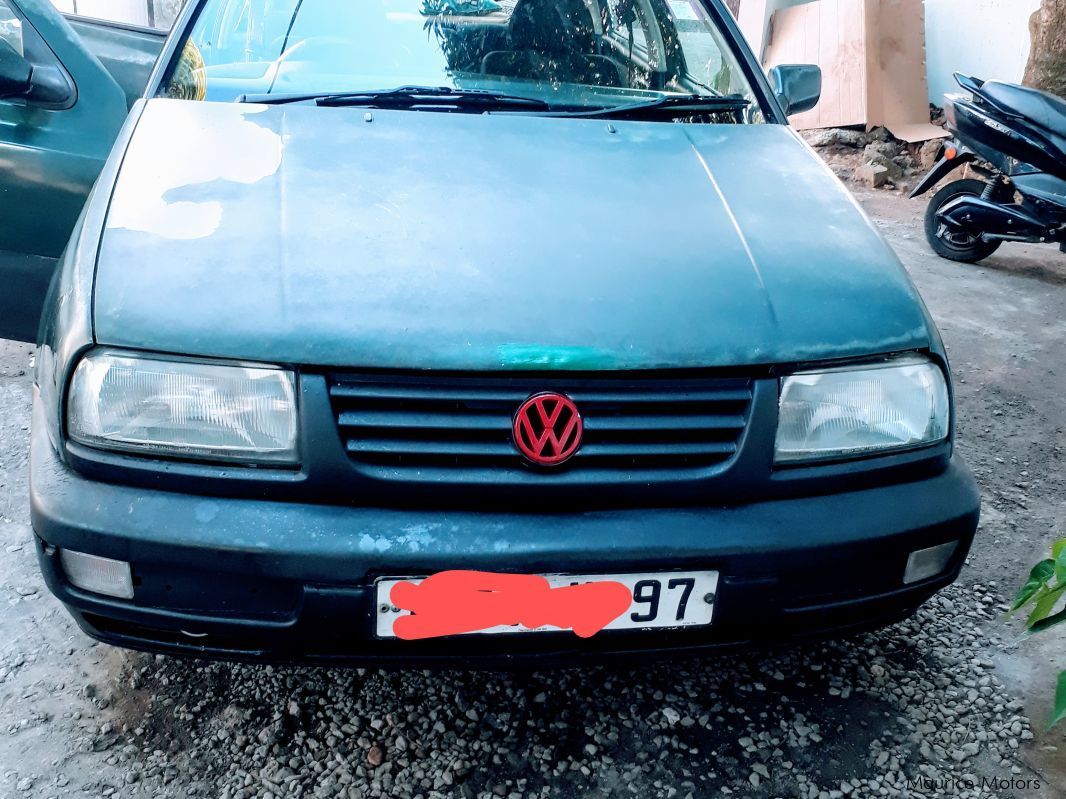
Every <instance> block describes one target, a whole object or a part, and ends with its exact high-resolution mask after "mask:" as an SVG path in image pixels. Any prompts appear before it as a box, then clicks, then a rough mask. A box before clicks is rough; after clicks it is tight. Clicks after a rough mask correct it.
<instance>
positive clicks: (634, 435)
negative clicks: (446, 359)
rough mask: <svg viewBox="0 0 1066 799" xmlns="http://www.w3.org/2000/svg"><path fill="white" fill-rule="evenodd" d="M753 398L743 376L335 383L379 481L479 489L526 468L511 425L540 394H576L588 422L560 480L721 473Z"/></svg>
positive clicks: (360, 453) (348, 379)
mask: <svg viewBox="0 0 1066 799" xmlns="http://www.w3.org/2000/svg"><path fill="white" fill-rule="evenodd" d="M752 390H753V384H752V381H751V380H749V379H746V378H706V379H703V378H683V379H664V378H632V377H629V378H627V377H619V378H612V377H603V378H599V377H597V378H588V377H579V376H575V377H574V378H572V379H570V378H567V377H565V376H564V377H560V376H559V375H558V374H553V375H544V376H543V377H538V376H485V377H462V376H460V377H452V376H436V375H434V376H421V375H419V376H406V375H404V376H381V375H351V374H333V375H329V392H330V399H331V402H332V405H333V411H334V414H335V418H336V422H337V427H338V431H339V433H340V436H341V440H342V442H343V444H344V448H345V450H346V451H347V453H348V456H349V458H351V460H352V461H353V462H354V463H355V464H356V465H357V466H363V467H367V468H371V469H373V470H375V471H374V474H375V476H377V477H384V478H392V479H401V480H403V479H406V480H420V479H433V478H434V477H435V476H438V475H439V474H440V473H445V474H447V475H448V476H449V479H463V478H464V475H465V476H468V477H469V479H470V480H472V481H474V482H478V481H484V480H486V479H488V477H487V476H488V475H491V474H492V470H493V469H503V470H508V471H510V472H512V473H514V472H516V471H521V470H525V471H529V469H528V467H526V465H525V462H524V461H523V459H522V458H521V456H520V455H519V454H518V452H517V451H516V449H515V448H514V445H513V443H512V441H511V424H512V418H513V415H514V413H515V411H516V410H517V409H518V406H519V405H521V403H522V402H523V401H524V400H525V399H527V398H528V397H529V396H531V395H533V394H536V393H538V392H540V391H559V392H562V393H564V394H566V395H567V396H569V397H570V398H571V399H573V400H574V402H575V403H576V404H577V406H578V408H579V409H580V411H581V414H582V418H583V421H584V437H583V443H582V446H581V448H580V449H579V450H578V452H577V454H576V455H575V456H574V458H573V459H572V460H571V461H570V462H569V463H567V464H566V465H565V466H563V467H560V468H559V469H555V470H552V471H553V472H556V473H565V472H574V471H581V470H595V471H597V473H598V474H600V475H605V476H606V477H607V479H609V478H610V474H611V473H612V472H613V473H615V475H616V476H617V478H618V479H619V480H623V479H629V478H631V477H632V476H633V475H634V474H639V473H642V472H653V471H656V470H658V471H663V470H678V469H684V470H701V469H702V470H706V469H710V468H716V467H721V466H723V465H724V464H726V463H728V462H729V461H731V460H732V459H733V458H734V457H735V456H736V455H737V452H738V448H739V446H740V440H741V438H742V436H743V433H744V430H745V427H746V426H747V424H748V418H749V412H750V409H751V403H752ZM464 470H465V471H464ZM538 473H543V472H536V471H535V470H534V471H530V474H531V476H533V475H535V474H538Z"/></svg>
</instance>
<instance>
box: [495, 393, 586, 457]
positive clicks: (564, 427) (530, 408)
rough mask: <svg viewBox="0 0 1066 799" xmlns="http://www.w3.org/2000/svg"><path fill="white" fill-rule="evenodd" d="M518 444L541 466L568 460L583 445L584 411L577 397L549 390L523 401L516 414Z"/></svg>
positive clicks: (522, 450)
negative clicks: (582, 412)
mask: <svg viewBox="0 0 1066 799" xmlns="http://www.w3.org/2000/svg"><path fill="white" fill-rule="evenodd" d="M512 429H513V432H514V445H515V446H516V447H518V451H519V452H521V453H522V454H523V455H524V456H525V457H526V459H527V460H529V461H530V462H531V463H535V464H537V465H538V466H558V465H559V464H560V463H565V462H566V461H568V460H570V458H572V457H573V455H574V453H575V452H577V448H578V447H579V446H581V432H582V429H583V425H582V423H581V414H580V413H579V412H578V410H577V406H576V405H575V404H574V402H573V400H571V399H570V398H569V397H566V396H564V395H562V394H556V393H554V392H551V391H546V392H544V393H543V394H535V395H533V396H532V397H530V398H529V399H527V400H526V401H525V402H523V403H522V405H521V407H520V408H519V409H518V412H517V413H516V414H515V415H514V425H513V428H512Z"/></svg>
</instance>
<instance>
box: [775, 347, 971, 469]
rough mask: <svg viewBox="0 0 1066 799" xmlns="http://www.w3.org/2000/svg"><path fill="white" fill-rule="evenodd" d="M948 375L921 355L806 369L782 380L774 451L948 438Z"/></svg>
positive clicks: (791, 457)
mask: <svg viewBox="0 0 1066 799" xmlns="http://www.w3.org/2000/svg"><path fill="white" fill-rule="evenodd" d="M949 425H950V411H949V403H948V387H947V381H946V380H945V379H944V373H943V372H942V371H941V369H940V367H939V366H937V365H936V364H934V363H932V362H931V361H929V360H927V359H925V358H920V357H916V356H907V357H903V358H894V359H892V360H888V361H885V362H884V363H881V364H871V365H864V366H858V367H849V368H841V369H829V370H824V371H820V372H801V373H798V374H794V375H790V376H789V377H786V378H784V379H783V380H782V381H781V408H780V416H779V418H778V425H777V443H776V447H775V450H776V451H775V459H776V461H777V462H778V463H790V462H796V461H807V460H815V459H824V458H840V457H848V456H858V455H867V454H873V453H880V452H884V451H888V450H894V449H902V448H906V447H914V446H920V445H922V444H932V443H934V442H937V441H942V440H944V439H945V438H947V435H948V429H949Z"/></svg>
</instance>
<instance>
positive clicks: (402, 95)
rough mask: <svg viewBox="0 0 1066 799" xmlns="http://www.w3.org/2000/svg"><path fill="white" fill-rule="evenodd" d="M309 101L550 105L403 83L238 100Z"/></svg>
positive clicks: (529, 107) (466, 107)
mask: <svg viewBox="0 0 1066 799" xmlns="http://www.w3.org/2000/svg"><path fill="white" fill-rule="evenodd" d="M309 101H314V102H315V104H316V105H320V106H325V107H331V108H339V107H344V106H362V107H366V108H401V109H402V108H415V107H418V106H443V107H451V108H459V109H462V110H464V111H465V110H485V111H491V110H497V109H525V110H531V111H546V110H548V109H549V108H550V107H551V106H549V105H548V103H546V102H544V101H543V100H538V99H536V98H534V97H520V96H518V95H513V94H500V93H498V92H491V91H483V90H481V89H452V88H450V87H448V86H400V87H399V88H396V89H380V90H373V91H363V92H342V93H338V94H242V95H241V96H240V97H238V98H237V102H239V103H266V104H267V105H282V104H285V103H301V102H309Z"/></svg>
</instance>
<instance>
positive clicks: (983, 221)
mask: <svg viewBox="0 0 1066 799" xmlns="http://www.w3.org/2000/svg"><path fill="white" fill-rule="evenodd" d="M955 80H956V81H957V82H958V84H959V85H960V86H961V87H962V88H963V89H966V90H967V91H969V92H970V93H971V94H972V95H973V96H972V98H967V97H965V96H963V95H961V94H952V95H948V97H947V104H946V107H945V109H944V111H945V114H946V116H947V122H948V129H949V130H950V131H951V132H952V133H953V134H954V139H953V140H952V141H949V142H948V143H947V144H946V145H945V146H944V148H943V150H942V157H941V159H940V161H939V162H938V163H937V164H936V166H934V167H933V169H932V171H931V172H930V173H929V174H928V175H926V176H925V179H923V180H922V182H921V183H919V184H918V186H917V187H916V188H915V189H914V191H913V192H911V195H910V196H911V197H917V196H919V195H922V194H925V193H926V192H927V191H929V190H930V189H931V188H932V187H933V186H935V185H936V184H937V183H939V182H940V181H941V180H942V179H943V178H944V177H946V176H947V175H948V174H950V173H951V172H953V171H954V170H955V169H957V168H958V167H960V166H962V165H964V164H972V166H971V170H972V171H973V172H976V173H977V174H978V175H979V176H980V177H981V179H980V180H976V179H970V178H968V179H964V180H956V181H955V182H953V183H949V184H947V185H946V186H944V188H942V189H940V191H938V192H937V193H936V194H934V195H933V199H932V200H931V201H930V202H929V208H928V210H927V211H926V212H925V235H926V238H927V239H928V240H929V244H930V245H931V246H932V248H933V249H934V250H936V252H937V254H939V255H941V256H943V257H944V258H950V259H951V260H953V261H964V262H966V263H974V262H976V261H980V260H981V259H982V258H987V257H988V256H989V255H991V254H992V253H994V252H995V251H996V250H997V249H999V246H1000V245H1001V244H1002V243H1003V242H1005V241H1025V242H1037V243H1039V242H1054V243H1058V244H1059V245H1060V247H1061V249H1062V250H1063V252H1066V101H1063V100H1062V99H1061V98H1059V97H1056V96H1055V95H1053V94H1048V93H1047V92H1041V91H1037V90H1036V89H1028V88H1026V87H1024V86H1015V85H1013V84H1010V83H999V82H997V81H987V82H985V81H980V80H977V79H976V78H970V77H967V76H965V75H961V74H959V73H955Z"/></svg>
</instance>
